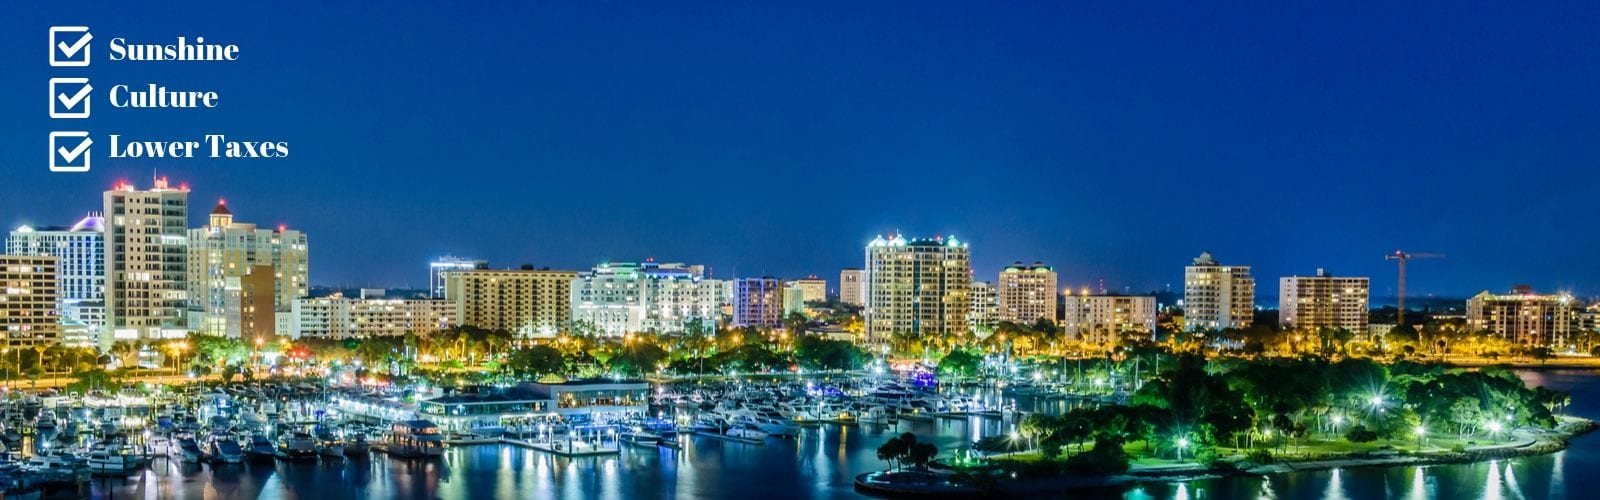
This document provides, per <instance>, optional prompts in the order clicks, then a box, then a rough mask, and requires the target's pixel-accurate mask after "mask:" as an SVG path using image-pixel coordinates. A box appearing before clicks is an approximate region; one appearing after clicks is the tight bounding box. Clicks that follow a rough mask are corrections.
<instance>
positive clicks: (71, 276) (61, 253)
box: [5, 212, 106, 338]
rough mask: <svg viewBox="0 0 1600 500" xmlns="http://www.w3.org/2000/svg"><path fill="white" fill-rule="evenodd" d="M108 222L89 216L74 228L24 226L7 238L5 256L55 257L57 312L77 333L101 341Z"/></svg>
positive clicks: (103, 319) (74, 225)
mask: <svg viewBox="0 0 1600 500" xmlns="http://www.w3.org/2000/svg"><path fill="white" fill-rule="evenodd" d="M104 224H105V219H104V218H102V217H100V214H99V213H98V212H93V213H90V214H89V215H88V216H86V217H84V218H83V219H82V220H79V221H78V223H77V224H73V225H72V227H37V228H36V227H29V226H21V227H18V228H17V229H16V230H13V231H11V234H10V236H9V237H7V238H6V247H5V253H6V254H10V255H33V256H51V257H56V258H57V259H58V260H57V262H58V265H57V266H56V277H57V286H56V289H57V291H58V294H59V297H60V301H59V303H58V304H57V310H58V311H59V313H60V315H61V320H62V322H63V323H66V324H68V325H71V326H73V327H74V332H82V333H84V334H85V335H88V336H91V337H95V338H98V335H99V333H100V328H101V327H102V326H104V324H105V307H106V306H105V284H106V272H105V269H106V256H105V248H106V244H105V228H104Z"/></svg>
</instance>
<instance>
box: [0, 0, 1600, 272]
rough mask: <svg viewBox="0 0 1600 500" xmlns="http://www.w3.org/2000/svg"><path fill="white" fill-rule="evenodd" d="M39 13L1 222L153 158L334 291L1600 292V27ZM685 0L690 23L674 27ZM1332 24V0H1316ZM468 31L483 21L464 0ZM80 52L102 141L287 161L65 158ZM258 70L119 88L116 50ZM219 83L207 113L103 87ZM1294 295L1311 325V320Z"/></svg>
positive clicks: (1371, 13)
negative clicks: (878, 271) (54, 141)
mask: <svg viewBox="0 0 1600 500" xmlns="http://www.w3.org/2000/svg"><path fill="white" fill-rule="evenodd" d="M45 3H46V2H17V3H13V4H11V5H8V6H7V7H6V9H5V11H6V13H5V15H4V16H0V17H3V18H4V19H3V20H0V23H3V26H0V27H3V30H0V68H3V71H0V116H4V117H6V119H5V121H4V125H3V126H4V133H3V134H0V169H4V172H5V175H4V179H5V180H4V181H3V184H4V185H5V188H4V192H3V194H0V223H4V224H6V225H8V226H14V225H16V224H18V223H23V222H29V223H43V224H50V223H57V224H66V223H70V222H71V221H72V220H73V219H74V218H75V217H76V216H77V215H78V214H80V213H82V212H84V211H87V210H91V209H96V208H97V205H98V203H99V192H100V191H102V190H104V189H105V188H106V187H108V186H110V185H111V184H112V183H113V182H114V181H115V180H117V179H131V180H136V181H137V182H138V183H139V184H140V185H147V184H148V178H149V176H150V170H151V169H152V168H159V169H160V171H161V172H162V173H163V174H164V175H169V176H170V177H172V178H173V179H174V180H175V181H176V180H185V181H187V182H189V183H190V185H192V186H193V188H194V190H193V195H192V197H193V201H194V205H195V209H194V210H193V211H194V212H197V213H195V214H193V215H192V217H191V218H192V219H193V223H194V224H195V225H198V224H200V223H202V221H203V215H202V213H203V212H204V211H205V209H206V208H208V207H209V205H210V204H211V203H212V202H213V201H214V200H215V199H216V198H219V197H226V198H227V199H228V200H229V204H230V206H231V207H232V208H233V210H234V212H235V213H236V214H237V215H238V217H239V218H240V219H241V220H245V221H254V222H258V223H262V224H277V223H287V224H289V225H291V226H294V227H298V228H301V229H304V230H306V231H308V232H309V234H310V238H311V246H312V249H313V250H312V252H313V256H312V280H313V282H315V283H320V284H340V285H373V286H404V285H410V286H420V285H421V284H422V283H424V282H425V267H424V265H425V262H426V261H427V260H428V259H429V258H430V257H432V256H436V255H439V254H444V253H455V254H461V255H472V256H478V257H483V258H488V259H490V260H491V261H492V262H493V263H494V264H496V265H502V266H512V265H516V264H520V263H524V262H529V263H533V264H536V265H541V266H545V265H548V266H552V267H556V268H568V269H586V268H588V267H589V266H591V265H593V264H594V263H596V262H598V261H601V260H635V259H640V258H643V257H647V256H653V257H656V258H657V259H660V260H672V261H688V262H698V263H705V264H708V265H711V266H713V268H714V270H715V273H716V274H718V275H720V276H729V275H732V274H735V273H737V274H739V275H748V274H774V275H780V276H798V275H803V274H806V273H817V274H820V275H823V276H826V277H828V278H829V280H830V281H832V280H835V279H836V278H837V271H838V269H839V268H841V267H846V266H859V265H860V264H861V255H862V250H861V247H862V245H863V244H864V243H865V242H867V241H868V240H870V239H871V238H872V236H873V235H874V234H876V233H880V232H889V231H896V230H898V231H902V232H904V233H907V234H912V235H932V234H936V233H938V234H946V235H949V234H955V235H958V236H960V237H961V238H963V239H966V240H968V241H970V242H971V244H972V249H973V253H974V267H975V268H976V269H977V272H978V274H979V276H980V277H981V278H984V279H993V275H994V273H995V272H996V271H997V270H998V268H999V267H1000V266H1002V265H1004V264H1006V263H1009V262H1011V261H1013V260H1028V261H1032V260H1044V261H1046V262H1048V263H1051V264H1054V265H1056V266H1057V269H1058V270H1059V271H1061V273H1062V281H1063V282H1064V283H1067V284H1073V285H1079V284H1088V283H1094V282H1097V281H1099V280H1102V279H1103V280H1104V281H1105V283H1106V285H1107V287H1108V288H1112V289H1121V288H1122V287H1124V286H1127V287H1131V288H1132V289H1133V290H1148V289H1153V288H1158V287H1162V286H1165V285H1167V284H1171V285H1172V286H1173V287H1174V288H1175V289H1177V288H1181V286H1182V285H1181V281H1182V266H1183V265H1185V264H1186V263H1187V262H1188V260H1189V259H1190V258H1192V257H1193V256H1194V255H1196V254H1198V253H1199V252H1200V251H1201V250H1206V249H1209V250H1211V251H1213V252H1214V253H1216V254H1217V255H1218V257H1219V258H1220V259H1222V260H1223V261H1225V262H1228V263H1239V264H1251V265H1254V266H1255V267H1256V274H1257V277H1258V279H1260V280H1261V281H1262V285H1263V286H1262V289H1263V292H1264V293H1262V294H1261V295H1263V299H1264V301H1266V300H1270V299H1267V296H1272V295H1275V290H1276V278H1277V277H1278V276H1282V275H1285V274H1290V273H1302V274H1304V273H1312V272H1314V271H1315V269H1316V268H1318V267H1327V268H1330V269H1332V270H1334V271H1336V272H1338V273H1340V274H1354V275H1369V276H1372V277H1373V286H1374V295H1380V296H1383V295H1390V294H1392V291H1393V287H1394V283H1393V282H1394V271H1393V267H1392V264H1389V263H1386V262H1384V261H1383V260H1382V256H1383V254H1384V253H1385V252H1388V251H1392V250H1394V249H1395V248H1405V249H1408V250H1412V251H1428V252H1438V253H1444V254H1447V255H1448V258H1447V259H1445V260H1440V261H1427V262H1418V263H1417V264H1415V265H1414V266H1413V273H1412V288H1413V290H1414V291H1416V292H1431V293H1437V294H1455V295H1464V294H1467V293H1471V292H1475V291H1477V290H1481V289H1485V288H1489V289H1496V290H1499V289H1505V288H1508V287H1509V286H1510V285H1512V284H1513V283H1531V284H1533V285H1535V286H1536V287H1537V288H1540V289H1552V288H1565V289H1572V290H1576V291H1578V292H1580V293H1583V294H1595V293H1600V259H1595V258H1594V256H1595V255H1596V248H1597V247H1600V231H1596V229H1595V221H1596V220H1597V215H1600V213H1597V212H1600V209H1597V208H1596V205H1595V196H1596V194H1597V193H1600V190H1597V188H1600V182H1597V181H1600V174H1597V173H1596V171H1597V169H1596V167H1597V166H1600V165H1597V164H1600V161H1597V157H1600V97H1597V92H1600V90H1597V89H1600V57H1597V56H1600V4H1597V3H1595V2H1570V3H1562V4H1557V3H1546V2H1540V3H1537V4H1526V3H1506V4H1500V5H1494V4H1481V5H1480V4H1476V3H1470V2H1432V3H1427V4H1422V3H1410V2H1407V3H1405V4H1404V5H1397V4H1395V3H1394V2H1372V3H1370V4H1367V5H1355V4H1354V3H1353V2H1320V3H1307V4H1306V5H1300V6H1288V5H1283V4H1284V3H1285V2H1260V3H1259V4H1257V5H1245V4H1241V3H1230V4H1229V5H1209V4H1211V3H1210V2H1201V3H1199V4H1206V5H1196V4H1197V3H1196V2H1174V3H1171V4H1145V3H1142V2H1117V1H1112V2H1097V3H1087V2H1040V3H1038V4H1032V5H1030V4H1024V3H1015V4H1013V3H1010V2H1006V3H1005V4H1004V5H997V4H995V3H993V2H971V3H964V4H963V3H944V2H904V3H891V2H839V3H833V4H827V3H822V2H728V3H718V4H699V5H696V6H689V5H671V6H668V5H666V4H663V3H661V2H643V3H640V4H625V3H617V2H563V3H553V4H552V3H529V4H524V5H504V6H496V7H472V8H467V7H458V6H450V7H445V6H435V7H426V6H413V5H409V4H410V3H411V2H404V3H405V4H407V5H393V6H391V5H387V4H388V3H389V2H361V3H362V4H367V5H362V6H355V5H348V4H345V3H343V2H334V5H324V3H323V2H289V4H288V5H282V6H279V5H277V4H278V3H279V2H271V3H250V4H233V3H217V4H213V3H196V4H173V5H162V6H156V5H144V4H140V5H132V4H128V5H124V4H122V3H117V4H98V3H96V4H84V3H80V2H50V3H51V4H52V5H44V4H45ZM672 3H674V4H677V3H680V2H672ZM1293 3H1301V2H1293ZM452 4H454V3H452ZM52 24H86V25H89V26H90V27H91V28H92V29H93V32H94V34H95V36H96V40H95V42H94V43H95V45H94V50H95V55H94V57H95V62H94V65H93V66H92V67H91V68H90V70H89V71H88V72H87V74H89V75H90V77H91V79H92V81H93V82H94V83H95V85H96V88H97V89H96V94H95V96H94V99H96V101H95V117H94V118H92V119H90V120H87V121H88V122H89V124H88V127H89V128H90V129H91V130H92V131H93V132H94V133H95V138H96V139H97V140H100V139H102V138H103V137H104V135H105V134H107V133H113V132H116V133H122V134H124V136H125V137H129V138H160V139H169V140H176V139H186V138H189V137H191V136H198V135H199V134H202V133H205V132H220V133H226V134H229V135H231V136H237V137H241V138H243V137H255V138H259V139H273V140H286V141H289V143H290V146H291V156H290V157H289V158H288V159H284V160H254V161H247V160H230V161H211V160H182V161H171V160H168V161H147V160H120V161H112V160H109V159H107V158H105V157H104V156H105V154H106V152H105V149H104V147H103V146H104V143H103V142H101V143H99V145H97V147H96V150H95V153H94V154H95V155H96V157H95V162H96V163H95V167H94V171H93V172H91V173H89V174H78V175H67V174H51V173H49V172H47V171H46V169H45V165H44V164H43V161H44V158H45V149H46V148H45V145H44V143H45V136H46V134H47V132H48V131H49V130H52V127H56V128H62V127H64V126H69V125H76V124H69V125H59V124H57V125H53V124H52V123H50V122H51V120H49V119H48V118H47V116H46V113H45V109H44V108H45V103H44V102H43V100H44V96H45V94H46V90H45V89H46V80H47V79H48V78H49V77H51V76H58V75H66V74H81V73H82V72H77V73H73V72H69V71H66V70H52V69H51V68H50V67H48V66H47V64H46V55H45V48H46V31H47V28H48V27H49V26H50V25H52ZM179 35H186V36H189V37H191V38H192V37H194V36H205V37H206V38H207V39H208V41H212V42H220V41H226V42H231V43H236V44H238V45H240V47H241V54H242V58H241V60H240V61H238V62H233V63H161V64H150V63H142V64H141V63H111V62H108V61H106V59H105V57H106V47H105V42H106V41H108V40H109V39H110V38H111V37H113V36H124V37H127V38H129V39H130V40H140V41H162V42H164V43H171V42H170V40H172V39H173V38H175V37H176V36H179ZM149 82H156V83H163V84H166V85H168V86H169V87H172V88H195V89H205V90H216V91H218V92H219V93H221V95H222V106H221V107H220V108H218V109H214V110H205V111H192V110H183V111H173V110H143V111H140V110H115V109H111V108H110V106H109V105H107V103H106V101H105V96H104V94H103V93H102V90H103V89H107V88H109V86H110V85H112V84H115V83H129V84H143V83H149ZM1274 298H1275V297H1274Z"/></svg>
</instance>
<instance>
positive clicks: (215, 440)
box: [208, 433, 244, 464]
mask: <svg viewBox="0 0 1600 500" xmlns="http://www.w3.org/2000/svg"><path fill="white" fill-rule="evenodd" d="M208 448H209V451H210V453H211V459H212V460H214V461H217V462H222V463H225V464H237V463H242V462H244V449H243V448H241V447H239V440H238V439H237V438H235V437H233V434H228V433H220V434H212V435H211V444H210V446H209V447H208Z"/></svg>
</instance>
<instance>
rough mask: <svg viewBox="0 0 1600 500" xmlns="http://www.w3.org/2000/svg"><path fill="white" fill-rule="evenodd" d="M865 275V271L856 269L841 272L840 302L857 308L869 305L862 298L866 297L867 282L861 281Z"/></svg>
mask: <svg viewBox="0 0 1600 500" xmlns="http://www.w3.org/2000/svg"><path fill="white" fill-rule="evenodd" d="M864 273H865V271H862V270H860V269H855V268H850V269H845V270H843V271H839V302H842V303H845V304H850V305H853V306H856V307H861V306H865V305H867V302H866V301H865V300H863V298H862V297H863V296H864V295H866V293H865V290H866V282H864V281H862V279H861V277H862V274H864Z"/></svg>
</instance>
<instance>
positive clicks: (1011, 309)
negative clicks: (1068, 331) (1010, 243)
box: [995, 262, 1056, 325]
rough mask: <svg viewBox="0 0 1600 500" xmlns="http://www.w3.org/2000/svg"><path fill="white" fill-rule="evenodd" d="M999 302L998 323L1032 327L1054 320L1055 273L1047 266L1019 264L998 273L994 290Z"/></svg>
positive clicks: (1036, 263)
mask: <svg viewBox="0 0 1600 500" xmlns="http://www.w3.org/2000/svg"><path fill="white" fill-rule="evenodd" d="M995 293H996V294H998V296H999V299H1000V321H1009V322H1012V323H1016V324H1019V325H1033V324H1034V323H1037V322H1038V321H1039V320H1041V319H1042V320H1048V321H1052V322H1053V321H1055V320H1056V272H1055V270H1053V269H1051V268H1050V266H1046V265H1044V264H1042V263H1039V262H1035V263H1033V265H1031V266H1029V265H1024V264H1023V263H1022V262H1017V263H1015V264H1012V265H1009V266H1006V267H1005V269H1001V270H1000V282H999V284H998V285H997V286H996V288H995Z"/></svg>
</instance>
